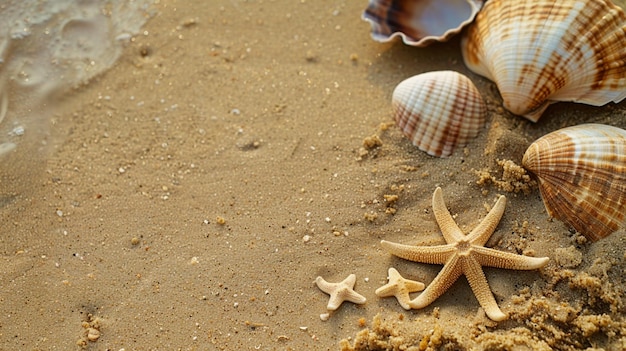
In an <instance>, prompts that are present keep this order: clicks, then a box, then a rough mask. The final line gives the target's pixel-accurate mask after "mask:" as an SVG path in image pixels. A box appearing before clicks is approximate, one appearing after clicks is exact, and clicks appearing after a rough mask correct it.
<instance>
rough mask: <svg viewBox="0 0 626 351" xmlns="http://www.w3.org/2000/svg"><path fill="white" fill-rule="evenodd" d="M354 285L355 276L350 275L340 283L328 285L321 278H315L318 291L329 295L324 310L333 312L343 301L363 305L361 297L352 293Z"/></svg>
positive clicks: (363, 298)
mask: <svg viewBox="0 0 626 351" xmlns="http://www.w3.org/2000/svg"><path fill="white" fill-rule="evenodd" d="M355 283H356V275H354V274H350V275H349V276H348V278H346V279H344V280H343V281H342V282H340V283H329V282H327V281H326V280H324V278H322V277H317V278H315V284H316V285H317V287H318V288H320V290H322V291H323V292H325V293H327V294H329V295H330V300H328V305H327V306H326V308H327V309H328V310H329V311H334V310H336V309H338V308H339V306H341V304H342V303H343V302H344V301H349V302H354V303H358V304H364V303H365V301H366V299H365V297H364V296H363V295H361V294H358V293H357V292H356V291H354V284H355Z"/></svg>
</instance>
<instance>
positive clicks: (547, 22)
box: [462, 0, 626, 122]
mask: <svg viewBox="0 0 626 351" xmlns="http://www.w3.org/2000/svg"><path fill="white" fill-rule="evenodd" d="M625 25H626V15H625V14H624V11H623V10H622V9H621V8H619V7H617V6H615V5H613V4H612V3H611V2H610V1H605V0H594V1H588V0H559V1H554V0H490V1H487V2H486V4H485V6H484V7H483V10H482V11H481V12H480V13H479V14H478V15H477V16H476V20H475V21H474V23H473V24H472V25H471V26H469V27H468V30H467V32H466V34H465V35H464V37H463V40H462V52H463V59H464V60H465V64H466V65H467V66H468V67H469V68H470V69H471V70H472V71H474V72H475V73H478V74H480V75H482V76H484V77H487V78H489V79H491V80H492V81H494V82H495V83H496V85H497V86H498V89H499V90H500V94H501V95H502V99H503V101H504V106H505V107H506V108H507V109H508V110H509V111H511V112H513V113H514V114H517V115H522V116H524V117H526V118H528V119H529V120H531V121H533V122H536V121H537V120H538V119H539V117H540V116H541V114H542V113H543V111H544V110H545V109H546V108H547V107H548V105H549V104H550V103H552V102H556V101H573V102H581V103H585V104H589V105H594V106H601V105H604V104H606V103H609V102H611V101H613V102H620V101H621V100H623V99H624V98H626V44H625V43H626V32H625V28H624V26H625Z"/></svg>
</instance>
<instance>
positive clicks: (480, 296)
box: [462, 256, 508, 322]
mask: <svg viewBox="0 0 626 351" xmlns="http://www.w3.org/2000/svg"><path fill="white" fill-rule="evenodd" d="M462 267H463V272H464V273H465V277H467V281H468V283H469V285H470V287H471V288H472V291H473V292H474V296H476V299H477V300H478V303H479V304H480V306H481V307H482V308H483V310H485V313H486V314H487V317H489V318H490V319H492V320H494V321H496V322H500V321H503V320H505V319H507V318H508V316H507V315H506V314H504V313H503V312H502V311H501V310H500V307H498V304H497V303H496V299H495V298H494V297H493V293H492V292H491V289H490V288H489V283H487V278H486V277H485V273H484V272H483V269H482V267H481V265H480V263H479V262H478V260H476V259H474V257H472V256H467V258H466V259H464V260H462Z"/></svg>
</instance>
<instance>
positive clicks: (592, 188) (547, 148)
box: [522, 124, 626, 241]
mask: <svg viewBox="0 0 626 351" xmlns="http://www.w3.org/2000/svg"><path fill="white" fill-rule="evenodd" d="M522 165H523V166H524V168H526V169H527V170H529V171H531V172H532V173H534V174H535V175H536V176H537V178H539V189H540V190H541V197H542V199H543V202H544V204H545V206H546V210H547V211H548V214H549V215H550V216H551V217H554V218H557V219H559V220H561V221H563V222H565V223H567V224H569V225H570V226H572V227H573V228H574V229H576V230H577V231H578V232H579V233H581V234H583V235H584V236H586V237H587V238H588V239H590V240H591V241H597V240H599V239H601V238H604V237H606V236H608V235H609V234H611V233H612V232H614V231H615V230H617V229H619V228H620V227H621V226H623V224H624V222H625V220H624V219H625V216H626V131H625V130H623V129H620V128H616V127H611V126H607V125H602V124H581V125H577V126H574V127H568V128H564V129H560V130H557V131H554V132H552V133H550V134H547V135H545V136H543V137H541V138H539V139H538V140H537V141H535V142H534V143H532V144H531V145H530V147H529V148H528V150H526V153H525V154H524V158H523V160H522Z"/></svg>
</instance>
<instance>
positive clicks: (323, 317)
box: [320, 313, 330, 322]
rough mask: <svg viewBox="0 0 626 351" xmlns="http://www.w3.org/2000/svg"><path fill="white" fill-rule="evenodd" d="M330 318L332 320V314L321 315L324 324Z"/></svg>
mask: <svg viewBox="0 0 626 351" xmlns="http://www.w3.org/2000/svg"><path fill="white" fill-rule="evenodd" d="M329 318H330V313H322V314H320V319H321V320H322V321H323V322H326V321H327V320H328V319H329Z"/></svg>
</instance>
